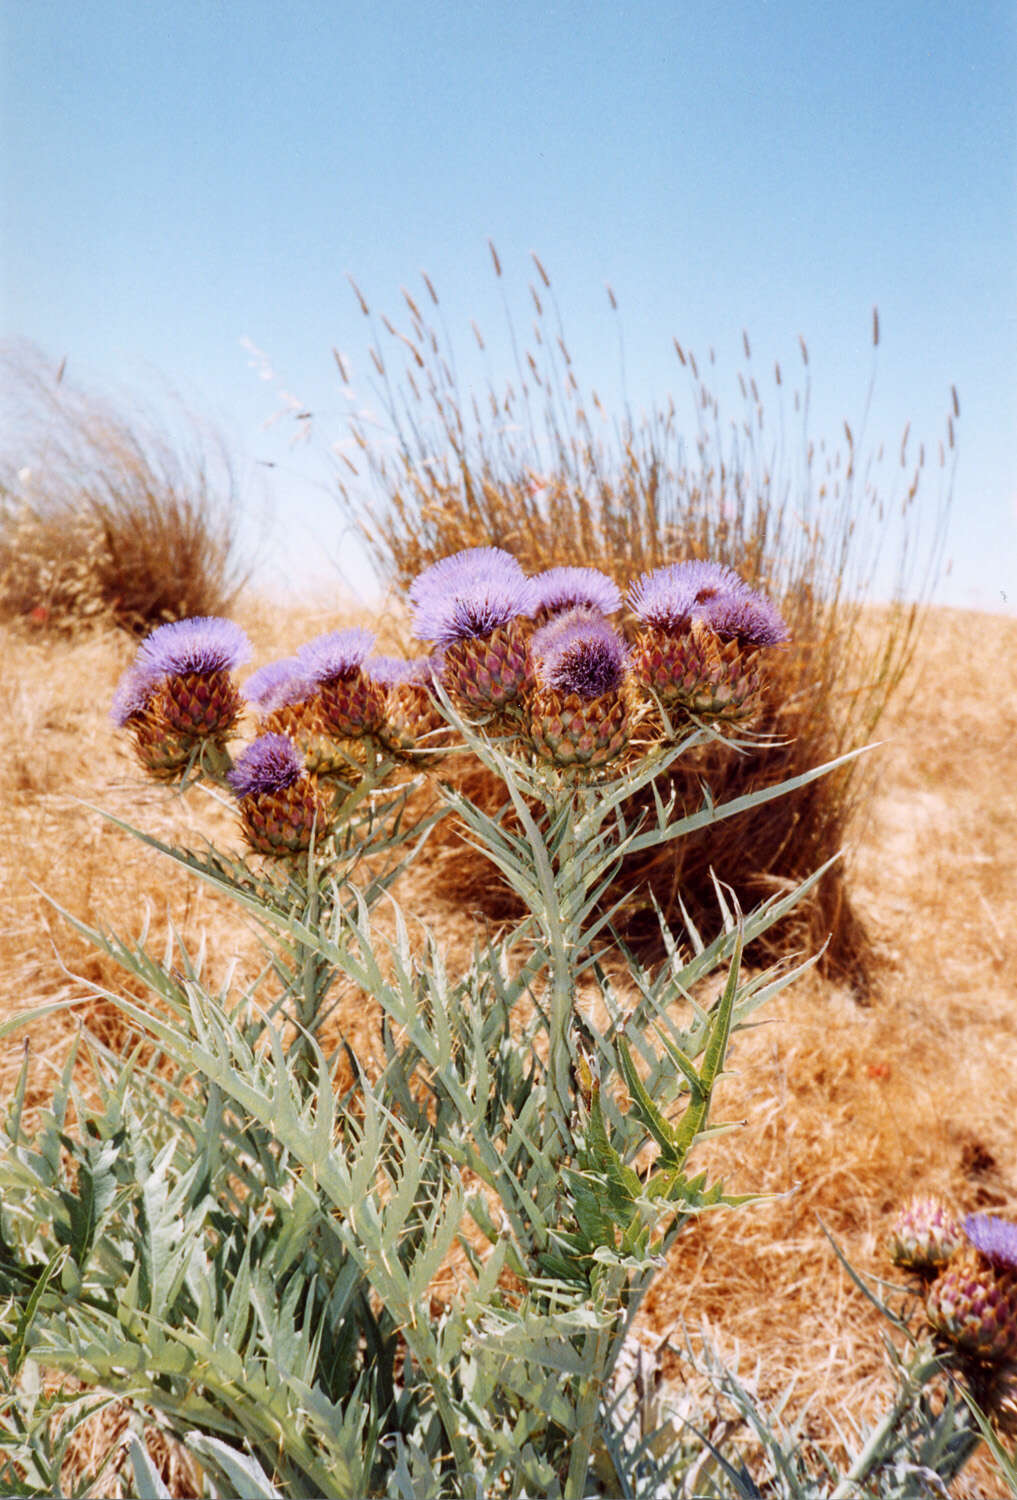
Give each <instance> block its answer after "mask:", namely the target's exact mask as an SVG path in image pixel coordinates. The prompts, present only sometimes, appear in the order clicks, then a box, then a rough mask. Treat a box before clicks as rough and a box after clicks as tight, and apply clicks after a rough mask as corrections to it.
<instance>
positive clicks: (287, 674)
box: [243, 656, 314, 715]
mask: <svg viewBox="0 0 1017 1500" xmlns="http://www.w3.org/2000/svg"><path fill="white" fill-rule="evenodd" d="M313 691H314V689H313V687H312V685H311V682H310V679H309V677H308V675H307V673H306V671H305V670H304V667H303V665H302V664H301V663H300V662H299V661H298V660H297V658H296V657H295V656H287V657H283V658H282V660H280V661H270V662H268V663H267V664H266V665H265V666H263V667H259V668H258V670H257V671H256V672H253V673H252V674H251V676H250V677H248V679H247V681H246V682H245V683H244V686H243V694H244V697H245V698H246V699H247V701H248V703H250V704H253V706H254V707H255V708H256V709H257V711H258V712H259V713H260V714H262V715H266V714H271V713H274V712H275V711H276V709H280V708H287V707H289V705H290V704H293V703H299V702H300V701H301V700H302V699H304V698H308V697H310V695H311V693H312V692H313Z"/></svg>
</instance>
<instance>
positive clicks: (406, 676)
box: [364, 652, 441, 687]
mask: <svg viewBox="0 0 1017 1500" xmlns="http://www.w3.org/2000/svg"><path fill="white" fill-rule="evenodd" d="M364 671H365V672H366V673H367V676H368V677H370V679H371V681H372V682H377V683H380V685H381V686H382V687H401V686H402V684H403V683H407V682H415V683H420V684H422V685H423V686H425V687H426V686H427V684H428V683H431V682H433V681H434V680H435V678H436V677H440V676H441V656H440V654H439V653H437V652H435V654H434V655H433V656H412V657H410V658H409V660H407V659H406V658H405V657H402V656H369V657H368V658H367V660H366V661H365V662H364Z"/></svg>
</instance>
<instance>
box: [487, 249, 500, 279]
mask: <svg viewBox="0 0 1017 1500" xmlns="http://www.w3.org/2000/svg"><path fill="white" fill-rule="evenodd" d="M487 248H488V249H489V250H490V252H491V259H492V260H493V262H494V274H495V275H496V276H500V275H501V261H500V260H499V259H498V252H497V250H496V249H495V248H494V240H488V242H487Z"/></svg>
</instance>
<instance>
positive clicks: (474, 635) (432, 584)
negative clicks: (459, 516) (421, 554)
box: [410, 547, 536, 712]
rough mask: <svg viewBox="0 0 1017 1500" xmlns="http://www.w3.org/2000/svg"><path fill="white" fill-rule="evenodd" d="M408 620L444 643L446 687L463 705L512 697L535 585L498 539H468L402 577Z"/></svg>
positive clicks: (490, 706) (521, 678) (522, 679)
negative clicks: (478, 542) (479, 542)
mask: <svg viewBox="0 0 1017 1500" xmlns="http://www.w3.org/2000/svg"><path fill="white" fill-rule="evenodd" d="M410 600H411V601H412V603H413V606H414V616H413V628H414V631H415V633H416V635H417V636H419V637H420V639H421V640H427V641H434V642H435V643H436V644H437V645H438V646H439V647H443V648H444V676H445V682H446V685H447V687H448V691H449V693H450V694H451V695H452V697H454V698H455V699H456V700H457V701H458V702H459V703H460V704H461V705H462V706H463V707H464V708H466V709H467V710H479V711H480V712H490V711H492V710H494V711H498V710H501V709H504V708H506V707H507V706H509V705H510V704H512V703H513V702H514V701H515V700H516V699H517V698H518V697H519V695H520V693H521V692H522V690H523V688H524V686H525V684H526V682H527V678H528V663H527V654H526V635H527V632H526V629H525V628H524V626H523V624H522V619H521V617H522V616H525V615H528V614H532V612H533V609H534V607H535V600H536V592H535V589H534V585H533V582H532V580H531V579H529V578H527V577H526V575H525V574H524V572H523V570H522V568H521V567H520V566H519V563H518V562H517V561H516V559H515V558H514V557H512V556H511V554H510V553H508V552H503V551H502V550H501V548H500V547H471V548H468V549H467V550H466V551H465V552H456V553H453V554H452V556H451V557H444V558H442V559H441V560H440V562H436V563H434V564H432V566H431V567H429V568H425V569H424V571H423V573H421V574H420V575H419V576H418V577H417V578H415V579H414V581H413V583H412V584H411V585H410Z"/></svg>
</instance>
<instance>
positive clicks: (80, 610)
mask: <svg viewBox="0 0 1017 1500" xmlns="http://www.w3.org/2000/svg"><path fill="white" fill-rule="evenodd" d="M0 371H2V375H3V386H4V390H5V398H4V404H5V407H8V408H10V410H9V411H7V412H6V416H7V418H8V419H9V420H8V421H7V423H6V424H5V425H6V427H7V431H8V433H9V437H8V440H7V442H6V444H5V449H4V452H3V453H2V454H0V619H3V620H8V621H20V622H21V623H23V624H25V625H26V626H28V627H29V628H34V629H47V630H59V631H63V632H79V631H80V630H82V629H83V628H84V627H86V626H88V625H90V624H93V625H94V624H97V623H101V622H103V621H112V622H113V623H115V624H117V625H119V626H121V627H122V628H123V629H125V630H128V631H130V632H132V633H133V634H139V635H143V634H145V633H147V632H148V631H149V630H151V629H152V628H153V627H154V626H156V625H159V624H161V623H162V622H163V621H165V620H180V619H185V618H187V617H188V616H191V615H219V614H224V613H226V612H227V611H228V610H229V608H230V606H231V604H232V602H233V600H234V599H235V597H236V594H237V590H238V588H239V586H240V584H241V582H242V581H243V576H244V575H243V569H242V567H241V565H240V563H239V559H238V553H237V521H238V511H237V504H236V500H237V495H236V483H235V477H234V473H233V469H232V465H231V460H230V456H229V453H228V451H227V449H226V446H225V444H224V442H223V441H222V439H221V438H218V437H216V436H215V435H213V434H210V433H209V432H208V430H207V429H206V428H204V427H203V426H201V425H199V424H198V423H197V422H196V421H194V420H193V419H191V418H186V417H185V418H184V419H183V421H182V422H181V423H180V425H179V430H177V431H172V430H170V428H169V426H167V424H166V423H165V422H163V421H160V420H159V419H157V418H156V417H153V416H150V415H146V414H145V413H143V412H142V411H140V409H139V410H134V411H132V412H131V413H130V414H127V413H125V412H123V411H121V410H119V409H118V408H117V407H115V406H114V405H113V404H112V403H111V402H109V401H105V400H102V399H100V398H99V397H97V396H95V395H92V394H90V393H88V392H86V391H84V390H82V389H81V388H79V387H77V386H75V385H74V384H73V382H72V381H71V380H69V379H68V378H66V377H65V372H64V370H63V367H62V366H53V367H52V368H51V367H50V366H49V364H48V363H47V361H46V360H45V359H44V358H43V357H42V355H41V354H40V353H39V352H38V351H37V350H34V349H32V348H31V347H26V346H23V345H12V346H9V347H8V348H6V349H4V350H3V351H0Z"/></svg>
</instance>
